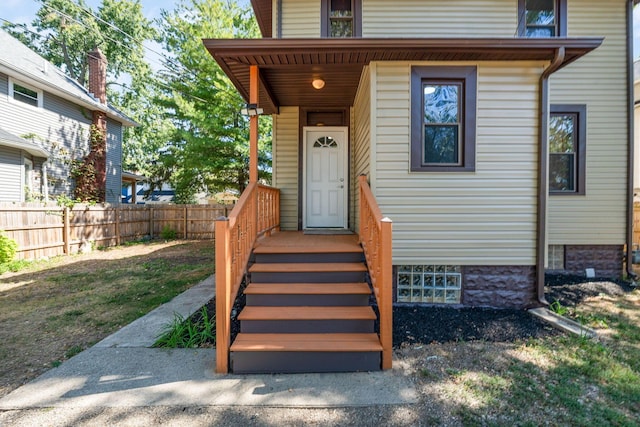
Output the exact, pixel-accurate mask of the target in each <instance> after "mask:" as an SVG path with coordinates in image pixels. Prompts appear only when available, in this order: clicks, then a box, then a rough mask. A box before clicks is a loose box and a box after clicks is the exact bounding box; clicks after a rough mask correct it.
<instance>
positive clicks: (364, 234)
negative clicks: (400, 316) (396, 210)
mask: <svg viewBox="0 0 640 427" xmlns="http://www.w3.org/2000/svg"><path fill="white" fill-rule="evenodd" d="M359 188H360V190H359V192H360V231H359V238H360V243H361V244H362V247H363V249H364V255H365V258H366V260H367V267H368V269H369V276H370V278H371V284H372V286H373V291H374V294H375V297H376V301H377V303H378V311H379V313H380V344H381V345H382V369H391V365H392V346H393V306H392V302H393V301H392V298H393V295H392V292H393V290H392V289H393V288H392V283H393V277H392V276H393V273H392V259H391V257H392V245H391V233H392V222H391V220H390V219H389V218H384V217H383V216H382V212H381V211H380V208H379V207H378V203H377V202H376V199H375V197H374V195H373V193H372V192H371V188H369V184H368V183H367V177H366V176H364V175H361V176H360V177H359Z"/></svg>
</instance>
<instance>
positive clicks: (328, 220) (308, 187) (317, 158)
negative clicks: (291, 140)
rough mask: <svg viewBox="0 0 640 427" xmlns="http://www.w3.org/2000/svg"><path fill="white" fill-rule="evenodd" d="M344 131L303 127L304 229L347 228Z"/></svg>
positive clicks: (340, 128) (340, 129) (344, 128)
mask: <svg viewBox="0 0 640 427" xmlns="http://www.w3.org/2000/svg"><path fill="white" fill-rule="evenodd" d="M347 142H348V141H347V128H346V127H305V128H304V148H305V151H304V157H305V161H304V165H305V172H304V190H305V191H304V193H305V194H304V209H303V210H304V224H303V226H304V228H347V194H348V193H347V184H348V179H347V153H348V151H347V146H348V144H347Z"/></svg>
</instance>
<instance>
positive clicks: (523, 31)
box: [518, 0, 567, 37]
mask: <svg viewBox="0 0 640 427" xmlns="http://www.w3.org/2000/svg"><path fill="white" fill-rule="evenodd" d="M555 2H556V11H557V16H556V37H567V0H555ZM526 36H527V23H526V18H525V0H518V37H526Z"/></svg>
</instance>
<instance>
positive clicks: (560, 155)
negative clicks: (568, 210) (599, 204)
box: [549, 104, 587, 195]
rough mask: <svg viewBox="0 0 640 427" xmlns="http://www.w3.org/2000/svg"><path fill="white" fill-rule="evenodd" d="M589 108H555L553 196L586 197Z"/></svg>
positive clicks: (551, 123) (551, 162) (551, 127)
mask: <svg viewBox="0 0 640 427" xmlns="http://www.w3.org/2000/svg"><path fill="white" fill-rule="evenodd" d="M586 118H587V106H586V105H583V104H578V105H551V114H550V117H549V193H550V194H553V195H557V194H574V195H575V194H578V195H582V194H585V164H586V155H585V154H586V145H587V124H586V121H587V120H586Z"/></svg>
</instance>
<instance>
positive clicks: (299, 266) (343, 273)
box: [249, 262, 367, 283]
mask: <svg viewBox="0 0 640 427" xmlns="http://www.w3.org/2000/svg"><path fill="white" fill-rule="evenodd" d="M366 272H367V267H366V266H365V265H364V263H363V262H310V263H306V262H305V263H295V262H291V263H255V264H253V265H252V266H251V267H250V268H249V273H250V274H251V282H253V283H336V282H340V283H342V282H364V281H365V275H366Z"/></svg>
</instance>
